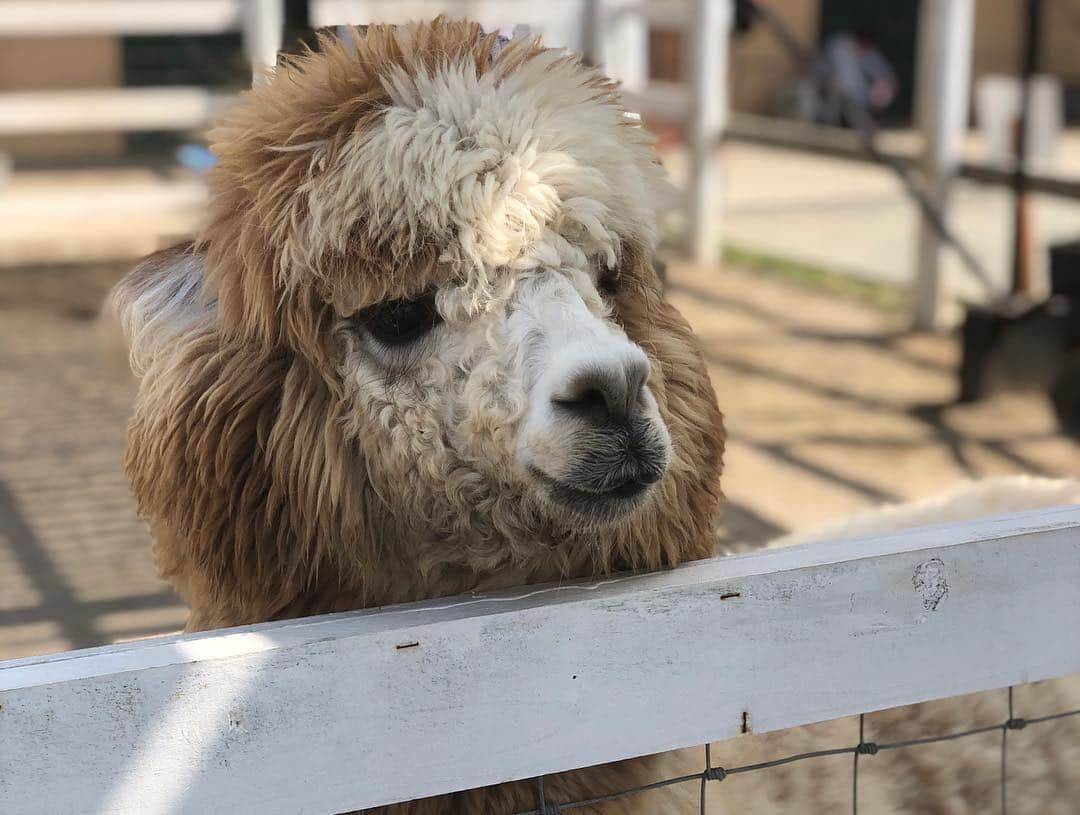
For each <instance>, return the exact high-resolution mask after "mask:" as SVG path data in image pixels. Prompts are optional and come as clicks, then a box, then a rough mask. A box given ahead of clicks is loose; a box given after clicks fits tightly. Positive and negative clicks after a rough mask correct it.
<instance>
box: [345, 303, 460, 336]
mask: <svg viewBox="0 0 1080 815" xmlns="http://www.w3.org/2000/svg"><path fill="white" fill-rule="evenodd" d="M359 319H360V322H361V323H362V324H363V326H364V327H365V328H366V329H367V330H368V333H369V334H371V336H372V337H374V338H375V339H376V340H378V341H379V342H381V343H383V344H384V345H404V344H406V343H410V342H413V341H415V340H418V339H420V337H422V336H424V335H425V334H427V333H428V332H429V331H431V329H433V328H434V327H435V326H437V325H438V324H439V323H440V322H441V320H442V318H441V317H440V316H439V312H438V310H437V309H436V308H435V295H434V294H427V295H424V296H423V297H420V298H418V299H416V300H391V301H389V302H387V303H379V304H378V305H375V306H371V307H369V308H366V309H364V310H363V311H362V312H360V315H359Z"/></svg>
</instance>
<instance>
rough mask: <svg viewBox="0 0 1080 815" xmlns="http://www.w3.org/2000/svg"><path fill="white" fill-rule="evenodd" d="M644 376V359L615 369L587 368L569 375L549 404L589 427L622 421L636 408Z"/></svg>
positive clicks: (645, 361)
mask: <svg viewBox="0 0 1080 815" xmlns="http://www.w3.org/2000/svg"><path fill="white" fill-rule="evenodd" d="M648 376H649V364H648V361H647V360H645V359H644V357H642V359H640V360H639V359H637V358H632V359H630V360H628V361H627V362H626V364H624V365H622V366H619V367H611V368H590V369H587V370H584V371H580V372H579V373H577V374H576V375H575V376H573V377H572V378H571V379H570V381H569V383H567V385H566V387H564V388H563V389H561V391H560V392H559V393H558V394H556V395H555V396H554V397H552V399H551V401H552V403H553V404H554V405H556V406H557V407H558V408H560V409H561V410H563V411H566V412H568V413H570V414H571V415H573V416H576V417H577V418H579V419H583V420H585V421H588V422H589V423H590V424H596V425H602V424H609V423H611V422H620V421H624V420H626V419H627V418H629V417H631V416H633V415H634V413H635V412H636V411H637V410H638V408H639V407H640V405H641V402H642V391H643V390H644V388H645V381H646V379H648Z"/></svg>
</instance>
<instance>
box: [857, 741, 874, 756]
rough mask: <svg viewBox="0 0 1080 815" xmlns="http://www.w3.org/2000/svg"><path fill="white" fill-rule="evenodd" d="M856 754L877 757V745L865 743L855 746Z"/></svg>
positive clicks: (869, 742)
mask: <svg viewBox="0 0 1080 815" xmlns="http://www.w3.org/2000/svg"><path fill="white" fill-rule="evenodd" d="M855 752H856V753H858V754H860V755H863V756H876V755H877V753H878V746H877V743H875V742H872V741H864V742H861V743H859V744H857V745H856V746H855Z"/></svg>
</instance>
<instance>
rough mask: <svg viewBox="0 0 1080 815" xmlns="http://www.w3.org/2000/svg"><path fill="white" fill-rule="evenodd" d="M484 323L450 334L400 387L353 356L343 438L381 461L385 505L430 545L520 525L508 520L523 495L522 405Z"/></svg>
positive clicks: (379, 485)
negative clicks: (518, 458) (518, 469)
mask: <svg viewBox="0 0 1080 815" xmlns="http://www.w3.org/2000/svg"><path fill="white" fill-rule="evenodd" d="M486 323H487V321H484V320H479V321H476V322H475V323H473V324H470V325H468V326H467V327H462V326H460V325H456V326H452V327H451V326H448V327H446V328H445V329H444V330H443V331H442V332H441V336H440V337H439V338H438V339H437V341H436V344H435V347H434V348H433V349H431V350H430V351H429V355H428V356H426V357H425V358H423V359H422V360H421V361H420V362H418V363H417V364H416V365H414V366H412V367H410V368H409V369H408V370H407V371H403V372H401V374H400V377H399V378H398V379H397V380H396V381H393V382H390V381H388V380H387V378H386V371H385V370H384V369H383V368H382V367H381V366H380V364H379V363H378V362H377V361H376V360H374V359H373V358H371V357H370V356H369V355H367V354H365V353H364V351H363V350H361V349H359V348H358V347H356V344H355V343H354V344H353V346H352V347H351V348H350V350H349V351H348V352H347V353H346V355H345V361H344V369H345V376H344V379H345V381H346V384H347V392H346V404H347V408H346V411H345V416H344V424H345V428H346V431H345V432H346V434H347V435H349V436H351V437H353V438H355V439H356V440H357V442H358V443H359V444H360V445H361V447H362V449H363V450H364V454H365V458H366V459H368V460H377V461H379V463H380V464H379V468H378V469H377V470H373V471H372V472H371V473H370V474H369V475H370V477H371V479H372V482H373V487H374V489H375V492H376V494H377V495H378V496H379V498H380V500H381V501H382V502H383V503H384V504H386V505H387V507H388V508H389V509H390V511H391V512H392V514H394V515H395V516H397V517H399V518H400V519H401V520H402V521H403V522H406V523H410V524H416V525H418V526H423V527H424V528H425V530H426V532H427V535H428V537H430V538H431V539H446V538H458V539H461V538H468V539H470V540H478V539H480V540H482V539H485V538H494V537H495V534H494V531H495V530H497V529H500V528H503V527H508V528H514V527H518V526H520V525H521V519H520V518H517V517H509V516H510V515H513V514H514V511H513V510H512V509H511V508H512V507H514V506H515V505H520V500H517V501H514V500H507V496H510V497H517V498H518V499H520V495H521V489H520V487H518V488H515V487H514V481H515V479H514V475H513V471H512V460H513V445H514V439H515V436H516V432H515V428H516V426H517V423H518V421H519V418H520V416H521V414H522V412H523V411H524V398H523V396H521V395H520V394H515V392H514V391H515V388H514V386H513V383H512V382H511V378H510V376H509V375H508V374H507V371H508V370H513V361H512V358H513V356H514V354H513V353H512V352H511V351H508V350H506V349H505V348H503V349H502V350H500V348H497V347H492V344H491V341H492V338H493V337H495V338H497V337H499V336H500V335H501V333H502V332H500V331H499V330H498V329H497V327H492V326H490V325H487V324H486ZM463 331H464V332H465V333H464V334H462V333H459V332H463ZM402 485H406V486H407V488H406V489H402ZM502 515H506V516H507V517H500V516H502ZM485 516H490V517H485Z"/></svg>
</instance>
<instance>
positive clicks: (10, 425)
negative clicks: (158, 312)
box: [0, 0, 1080, 658]
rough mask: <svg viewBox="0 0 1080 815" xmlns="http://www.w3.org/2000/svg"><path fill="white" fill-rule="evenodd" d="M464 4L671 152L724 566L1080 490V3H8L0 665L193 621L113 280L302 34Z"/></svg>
mask: <svg viewBox="0 0 1080 815" xmlns="http://www.w3.org/2000/svg"><path fill="white" fill-rule="evenodd" d="M440 12H445V13H449V14H453V15H460V16H469V17H473V18H476V19H478V20H479V21H481V22H482V23H483V24H484V26H485V27H487V28H489V29H495V28H499V29H501V30H503V31H504V32H506V33H510V32H512V31H513V30H514V28H515V26H518V25H522V24H524V25H525V26H527V27H528V29H529V30H530V31H531V32H533V33H540V34H542V35H543V36H544V39H545V41H546V42H547V43H549V44H552V45H558V46H562V47H566V48H570V49H573V50H576V51H583V52H585V53H586V55H587V57H588V58H589V59H591V60H593V61H594V62H596V63H598V64H600V65H601V66H602V67H604V69H605V70H608V71H610V72H611V73H613V74H614V75H616V76H617V77H618V78H619V79H621V80H622V81H623V82H624V83H625V88H626V90H627V98H628V99H629V103H630V107H631V108H632V109H635V110H638V111H640V113H641V114H642V116H643V118H644V120H645V122H646V124H647V125H648V126H649V127H650V128H651V129H652V130H654V132H656V133H657V134H658V136H659V143H658V149H659V153H660V157H661V160H662V161H663V163H664V164H665V165H666V166H667V167H668V168H669V170H670V171H671V175H672V177H673V180H674V181H675V182H676V184H677V186H678V187H680V188H681V189H682V190H683V191H684V196H683V197H682V198H681V199H677V200H675V201H673V203H672V206H671V207H670V209H671V212H670V217H668V218H666V219H665V231H664V234H665V243H664V247H663V251H662V258H663V260H665V261H667V263H668V277H667V286H668V289H667V291H668V296H669V297H670V298H671V299H672V301H673V302H675V303H676V304H677V305H678V307H679V308H680V309H681V310H682V311H683V312H684V313H685V314H686V315H687V317H688V319H690V321H691V322H692V324H693V325H694V327H695V329H696V330H697V331H698V333H699V335H700V336H701V338H702V341H703V343H704V345H705V348H706V355H707V359H708V362H709V365H710V370H711V373H712V376H713V380H714V383H715V384H716V387H717V392H718V396H719V399H720V402H721V406H722V407H723V408H724V410H725V412H726V414H727V418H728V425H729V430H730V432H731V443H730V445H729V453H728V463H727V472H726V475H725V491H726V493H727V495H728V496H729V499H730V501H729V506H728V509H727V512H726V514H725V518H724V521H723V529H722V530H721V539H722V541H723V544H724V546H725V547H726V548H729V549H739V548H744V547H747V546H753V545H758V544H760V543H762V542H764V541H765V540H767V539H768V538H770V537H772V536H773V535H776V534H778V533H780V532H783V531H788V530H794V529H799V528H804V527H807V526H810V525H814V524H817V523H820V522H824V521H827V520H830V519H833V518H836V517H839V516H841V515H844V514H846V513H848V512H851V511H852V510H854V509H856V508H859V507H862V506H868V505H872V504H876V503H881V502H884V501H891V500H901V499H907V498H914V497H920V496H924V495H929V494H932V493H934V492H936V491H938V490H940V489H943V488H944V487H946V486H948V485H950V484H952V483H954V482H956V481H958V480H960V479H964V478H975V477H979V476H982V475H986V474H990V473H999V472H1027V473H1032V474H1036V475H1038V474H1043V475H1058V474H1066V473H1073V474H1075V473H1076V472H1077V471H1078V470H1080V449H1078V447H1077V445H1076V442H1075V441H1073V440H1072V439H1071V438H1070V437H1069V435H1068V434H1067V433H1066V432H1064V431H1065V430H1068V429H1070V428H1068V427H1064V428H1063V424H1064V425H1067V422H1066V421H1065V420H1066V419H1067V418H1068V416H1069V415H1072V414H1070V413H1069V411H1070V410H1075V409H1076V407H1075V406H1076V405H1080V384H1078V385H1075V386H1073V385H1070V383H1072V382H1074V381H1077V380H1080V357H1078V356H1077V351H1076V347H1077V345H1078V344H1080V336H1078V334H1080V331H1078V329H1077V323H1078V318H1077V317H1076V313H1077V312H1076V310H1075V308H1074V307H1073V306H1072V305H1071V304H1072V303H1073V302H1075V301H1080V296H1078V295H1077V289H1078V288H1080V270H1078V269H1077V268H1076V260H1075V258H1076V257H1078V256H1080V251H1077V250H1076V248H1075V246H1073V244H1074V243H1075V242H1076V241H1078V240H1080V205H1078V204H1077V199H1078V198H1080V49H1077V48H1076V47H1075V43H1076V42H1077V37H1078V36H1080V0H1052V2H1042V3H1039V2H1033V0H921V2H920V1H919V0H890V2H888V3H884V2H882V3H870V2H865V1H864V0H757V2H756V3H740V4H737V5H736V4H733V3H731V2H729V0H687V1H686V2H678V0H652V2H641V3H639V2H631V0H547V1H546V2H543V3H539V2H535V0H280V1H279V0H0V658H5V657H12V656H17V655H24V654H31V653H41V652H43V651H48V650H57V649H62V648H69V647H75V646H84V645H93V644H99V643H102V642H107V641H111V640H115V639H117V638H125V637H133V636H140V635H145V634H149V633H156V632H161V631H168V630H174V629H176V628H177V627H179V626H180V625H182V623H183V619H184V610H183V607H182V605H181V604H180V603H179V601H178V600H177V598H175V597H174V596H173V595H172V594H171V592H170V591H168V590H167V589H166V588H165V587H164V584H162V583H161V582H160V581H159V580H158V579H157V577H156V574H155V569H154V565H153V562H152V557H151V553H150V545H149V537H148V534H147V532H146V530H145V529H144V527H143V525H142V524H141V522H140V521H138V519H137V518H136V517H135V513H134V508H133V506H132V504H131V500H130V498H129V497H128V493H127V487H126V483H125V481H124V477H123V474H122V470H121V458H122V454H123V435H124V424H125V422H126V417H127V415H128V413H129V412H130V403H131V399H132V397H133V394H134V384H133V382H132V380H131V378H130V375H129V374H128V373H127V369H126V360H125V355H124V351H123V349H122V347H121V345H120V343H119V341H118V339H117V337H116V336H115V334H114V332H112V331H111V329H110V326H109V323H108V321H107V320H102V319H101V318H100V317H99V311H100V309H101V305H102V302H103V300H104V296H105V293H106V292H107V290H108V288H109V287H110V286H111V285H112V284H113V283H114V282H115V281H116V280H117V279H118V277H119V276H120V275H121V274H122V273H123V272H124V271H125V270H126V269H128V268H130V266H131V265H132V264H133V263H134V261H135V260H136V259H137V258H138V257H140V256H142V255H144V254H146V253H147V252H149V251H152V250H154V249H156V248H159V247H161V246H164V245H168V244H170V243H172V242H175V241H176V240H178V239H180V238H182V237H185V236H188V235H190V234H192V233H193V232H194V231H195V230H197V228H198V224H199V219H200V217H201V215H202V213H203V211H204V208H205V200H206V192H205V186H204V182H203V175H204V173H205V171H206V169H207V168H208V167H209V166H210V165H211V164H212V162H213V157H212V154H211V153H210V152H209V151H208V150H207V149H206V145H207V136H206V134H207V131H208V128H210V127H211V126H212V123H213V121H214V119H215V117H216V116H218V115H219V114H220V112H221V110H222V109H223V108H224V106H226V105H228V104H229V103H230V101H231V100H232V99H233V98H234V97H235V95H236V94H237V93H238V92H240V91H242V90H243V89H244V88H246V87H247V86H248V85H249V84H250V83H251V81H252V77H253V76H255V77H258V76H259V75H260V74H261V73H262V72H264V71H265V70H267V69H268V68H269V66H270V65H271V64H272V63H273V61H274V55H275V54H276V52H277V51H278V49H279V47H281V48H284V49H285V50H295V49H296V48H299V47H301V44H302V43H304V42H307V43H312V42H313V38H312V31H313V30H314V29H318V28H333V27H335V26H338V25H354V24H364V23H369V22H378V21H391V22H400V21H403V20H405V19H409V18H414V19H415V18H422V17H431V16H433V15H435V14H436V13H440ZM1033 21H1034V27H1032V22H1033ZM519 33H521V31H520V30H519ZM853 43H854V45H853ZM855 46H858V48H856V50H854V51H852V50H851V49H852V48H854V47H855ZM867 47H868V48H870V49H871V50H872V51H873V52H874V53H876V54H877V57H878V58H880V60H881V61H883V63H884V64H885V65H886V66H887V67H886V68H884V69H881V68H880V65H879V68H878V73H877V74H876V75H877V76H878V77H879V78H880V77H884V78H885V79H886V80H887V81H885V82H884V84H880V83H879V84H878V85H877V89H876V90H872V88H871V86H872V85H873V83H868V84H867V88H866V89H867V91H868V92H870V93H871V96H867V100H868V104H870V103H871V101H872V96H876V97H880V98H879V99H878V102H880V103H881V104H870V107H871V108H872V109H871V110H869V111H868V120H867V121H863V120H861V119H859V117H858V116H856V117H855V119H854V120H853V119H852V116H851V111H847V112H846V113H845V112H844V111H843V110H840V109H837V110H836V111H833V112H832V113H830V112H828V106H827V104H826V102H827V100H825V99H824V96H827V91H828V87H829V83H830V81H831V80H832V79H833V78H835V75H836V74H835V72H830V70H829V69H824V68H822V65H823V64H825V63H827V62H828V61H829V60H839V62H838V63H837V64H838V65H842V64H843V59H845V56H844V55H845V54H846V55H847V58H850V57H851V56H852V55H853V54H855V55H856V56H857V57H858V56H859V55H860V54H861V55H865V54H866V53H867V51H866V50H865V49H866V48H867ZM859 48H862V49H863V50H861V51H860V50H858V49H859ZM845 49H848V50H845ZM1033 57H1034V58H1033ZM861 58H862V57H859V59H861ZM866 64H868V63H866ZM1025 72H1027V73H1029V74H1030V75H1031V80H1030V82H1029V83H1028V84H1027V87H1028V88H1029V89H1030V91H1029V94H1028V95H1027V102H1026V103H1025V102H1024V94H1023V93H1022V88H1023V87H1024V83H1023V82H1021V80H1020V77H1021V76H1022V75H1023V74H1024V73H1025ZM841 107H842V106H841ZM1025 108H1026V113H1027V116H1026V119H1027V121H1028V125H1027V128H1026V129H1023V130H1022V131H1021V129H1020V128H1019V127H1018V124H1017V122H1018V119H1019V118H1020V116H1021V113H1023V112H1024V111H1025ZM860 127H864V129H865V128H866V127H869V130H868V131H867V132H861V131H860ZM1020 132H1023V133H1024V134H1025V137H1024V139H1023V141H1024V142H1025V143H1024V144H1023V145H1022V146H1023V147H1024V150H1023V153H1024V154H1025V155H1026V160H1025V161H1023V162H1018V161H1017V160H1016V148H1017V146H1018V134H1019V133H1020ZM898 173H899V174H898ZM904 174H906V176H905V175H904ZM905 178H906V179H907V181H905ZM911 188H914V189H916V190H919V191H921V192H920V194H921V195H923V196H924V197H925V198H926V200H927V201H928V202H929V204H930V206H931V208H932V209H933V210H936V211H939V212H940V214H941V215H942V217H943V219H944V222H945V224H946V225H947V227H948V229H949V231H950V233H953V234H954V235H955V238H956V242H955V244H954V243H953V242H951V241H950V240H948V239H947V238H945V237H943V236H942V235H941V234H939V233H938V231H937V230H935V229H934V228H933V227H932V226H928V223H929V219H928V218H927V217H926V211H925V210H924V209H922V208H921V207H920V205H919V204H918V203H917V202H916V200H915V199H914V198H913V197H912V194H911ZM957 247H959V248H957ZM964 253H968V255H970V258H969V260H968V261H965V260H964V259H963V255H964ZM721 255H722V256H723V262H722V263H718V262H717V261H719V259H720V257H721ZM972 269H975V270H976V271H977V274H976V273H975V272H973V271H972ZM979 274H981V275H982V276H983V277H984V278H985V280H986V281H987V283H988V285H985V284H983V283H980V282H979V277H978V275H979ZM1070 287H1074V288H1070ZM1070 292H1072V294H1070ZM1053 293H1056V296H1055V297H1050V295H1051V294H1053ZM1070 309H1072V310H1071V311H1070ZM973 315H974V316H973ZM913 327H914V328H913ZM916 328H917V329H918V330H914V329H916ZM924 329H933V330H924ZM951 329H956V330H955V331H951ZM1070 366H1071V367H1070ZM1069 370H1073V371H1075V372H1077V373H1076V376H1075V377H1074V379H1069V375H1068V374H1067V372H1068V371H1069ZM965 377H966V379H965ZM1062 383H1064V384H1065V387H1064V390H1063V389H1062ZM965 387H966V390H965ZM1069 387H1074V391H1071V392H1070V391H1069V390H1068V388H1069ZM1070 394H1071V395H1070ZM959 396H964V397H965V398H964V400H962V401H960V400H958V397H959ZM976 397H977V398H976ZM1054 399H1057V400H1058V404H1057V408H1056V410H1055V402H1054ZM1070 399H1072V400H1073V401H1072V402H1070V401H1069V400H1070ZM1062 404H1064V407H1062ZM1070 405H1072V407H1070ZM1072 430H1073V431H1074V432H1075V427H1074V428H1072Z"/></svg>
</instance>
